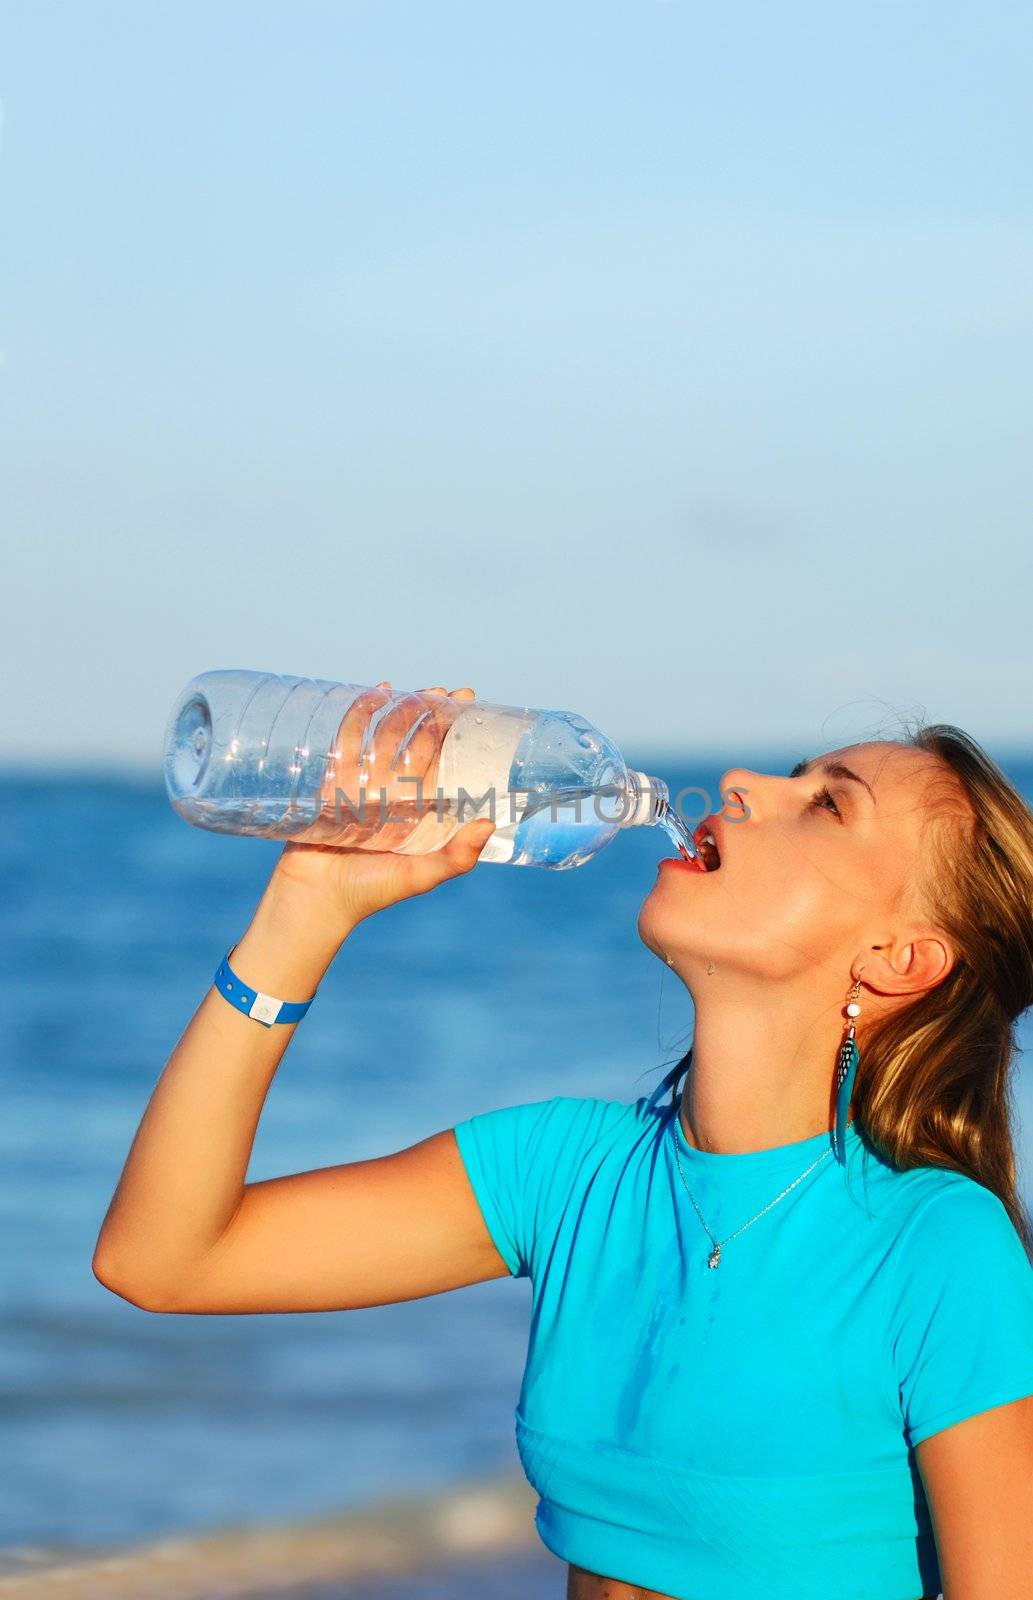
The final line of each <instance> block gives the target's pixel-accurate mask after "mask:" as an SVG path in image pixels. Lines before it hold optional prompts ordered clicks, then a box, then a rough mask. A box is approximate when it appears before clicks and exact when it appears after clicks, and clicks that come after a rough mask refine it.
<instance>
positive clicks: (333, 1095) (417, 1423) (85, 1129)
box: [0, 751, 1033, 1593]
mask: <svg viewBox="0 0 1033 1600" xmlns="http://www.w3.org/2000/svg"><path fill="white" fill-rule="evenodd" d="M798 754H799V752H796V751H792V752H787V753H786V755H785V757H784V759H782V758H777V759H779V760H780V765H778V766H773V767H772V768H771V770H782V771H784V770H786V769H787V766H788V765H789V764H790V763H791V762H792V761H793V760H794V759H795V758H796V756H797V755H798ZM999 759H1002V764H1004V765H1005V766H1006V769H1007V770H1008V771H1009V773H1010V775H1011V776H1013V777H1014V778H1015V779H1016V780H1017V781H1019V782H1020V784H1021V785H1022V787H1023V789H1024V792H1025V793H1026V794H1027V796H1033V762H1029V761H1028V760H1026V761H1022V762H1020V761H1018V760H1013V761H1011V762H1010V763H1009V762H1008V761H1007V760H1005V759H1004V758H1002V757H1000V756H999ZM726 764H727V763H725V762H717V761H710V762H707V761H701V762H698V763H696V764H695V765H694V766H693V767H692V769H691V770H689V769H688V768H687V767H686V765H685V764H684V763H682V764H681V765H680V766H679V765H677V764H672V763H670V762H665V763H660V762H658V761H657V760H656V759H655V758H653V760H652V761H651V760H650V758H649V757H648V756H643V755H641V754H638V753H637V765H639V766H643V767H645V768H646V769H647V770H652V771H657V772H659V774H660V775H661V776H663V777H665V778H666V779H667V781H668V782H669V783H670V784H671V787H672V792H674V790H675V789H676V788H679V787H681V786H682V785H687V784H694V785H700V786H704V787H707V788H709V789H710V791H711V793H712V794H713V796H714V797H715V803H718V802H717V795H718V780H719V776H720V773H721V771H722V770H724V767H725V765H726ZM757 764H758V765H759V764H760V763H759V762H758V763H757ZM280 848H281V847H280V845H279V844H278V843H276V842H270V841H264V840H255V839H244V838H235V837H223V836H219V835H214V834H207V833H204V832H202V831H200V830H198V829H195V828H191V827H189V826H188V825H187V824H185V823H184V822H182V821H181V820H180V819H179V818H178V817H177V816H176V815H175V813H174V812H173V811H172V810H171V808H170V806H169V804H168V802H167V800H166V797H165V793H164V789H163V787H162V785H161V781H160V774H155V776H154V777H153V778H150V777H148V776H134V777H118V778H111V777H107V778H105V777H102V776H97V775H89V774H87V775H83V774H80V775H78V776H75V775H64V776H61V777H56V776H53V775H47V774H45V773H38V772H37V773H35V774H29V773H17V772H10V771H9V772H7V773H6V774H4V775H0V862H2V868H0V878H2V882H3V890H4V895H3V899H4V908H5V915H4V917H3V923H2V929H0V938H2V941H3V959H2V961H0V983H2V986H3V991H2V997H0V1008H2V1015H3V1019H4V1026H3V1049H2V1056H0V1074H2V1107H3V1116H2V1121H0V1144H2V1151H0V1155H2V1159H0V1210H2V1221H3V1256H4V1275H3V1289H2V1303H0V1318H2V1326H0V1390H2V1399H0V1412H2V1419H0V1428H2V1433H3V1440H2V1449H0V1455H2V1460H3V1469H2V1470H3V1482H2V1486H0V1553H2V1552H3V1551H4V1550H15V1549H25V1548H26V1547H44V1548H46V1549H47V1550H55V1549H62V1548H75V1549H77V1550H83V1549H89V1548H91V1547H102V1546H103V1547H111V1546H121V1545H132V1544H137V1543H139V1542H140V1541H145V1540H149V1539H155V1538H159V1537H169V1536H178V1535H184V1534H196V1533H198V1532H204V1531H205V1530H216V1529H220V1528H225V1527H227V1526H240V1525H249V1526H253V1525H260V1524H263V1523H266V1522H268V1521H275V1522H278V1523H284V1522H291V1521H292V1520H296V1519H304V1518H309V1517H313V1516H320V1515H323V1514H330V1513H336V1512H338V1511H340V1510H341V1509H342V1508H348V1507H359V1506H363V1505H367V1504H372V1503H374V1502H377V1501H380V1500H383V1499H384V1498H385V1497H387V1498H390V1497H392V1496H395V1495H399V1494H424V1493H428V1494H429V1493H434V1492H436V1491H440V1490H442V1489H444V1488H446V1487H447V1486H449V1485H455V1484H462V1483H477V1482H482V1481H486V1480H489V1479H491V1478H493V1477H494V1476H496V1475H499V1474H506V1473H512V1472H514V1471H516V1470H517V1459H516V1453H515V1445H514V1442H513V1426H512V1423H513V1418H512V1413H513V1407H514V1405H515V1402H516V1397H517V1393H518V1390H519V1384H520V1378H521V1373H522V1369H523V1358H524V1350H525V1342H526V1336H527V1320H528V1307H529V1298H530V1287H529V1285H528V1284H527V1283H526V1281H519V1282H517V1281H512V1280H505V1279H503V1280H494V1281H492V1282H490V1283H486V1284H477V1285H474V1286H472V1287H470V1288H468V1289H463V1290H459V1291H456V1292H453V1293H449V1294H445V1295H440V1296H434V1297H431V1298H429V1299H424V1300H418V1301H409V1302H406V1303H403V1304H401V1305H396V1306H385V1307H374V1308H369V1309H365V1310H360V1311H351V1312H342V1313H318V1314H308V1315H274V1316H230V1317H204V1316H155V1315H152V1314H149V1313H147V1312H144V1311H140V1310H139V1309H137V1308H135V1307H133V1306H131V1305H129V1304H127V1303H126V1302H125V1301H123V1300H120V1299H119V1298H118V1297H117V1296H115V1295H113V1294H111V1293H110V1292H109V1291H107V1290H106V1289H105V1288H103V1287H102V1286H101V1285H100V1284H99V1283H98V1282H97V1280H96V1279H95V1278H94V1276H93V1273H92V1271H91V1267H90V1260H91V1256H92V1252H93V1247H94V1243H95V1241H96V1237H97V1233H98V1230H99V1228H100V1224H101V1221H102V1218H103V1216H104V1212H105V1210H106V1208H107V1205H108V1202H109V1201H110V1199H111V1195H112V1192H113V1190H114V1187H115V1184H116V1183H117V1180H118V1176H119V1173H120V1171H121V1167H122V1164H123V1162H124V1160H125V1157H126V1154H127V1152H128V1149H129V1145H130V1142H131V1140H132V1137H133V1134H134V1131H135V1129H136V1126H137V1124H138V1122H139V1119H140V1117H141V1115H142V1114H143V1111H144V1108H145V1106H146V1103H147V1099H148V1097H149V1095H150V1093H151V1091H152V1089H153V1087H154V1084H155V1082H156V1080H157V1078H158V1076H159V1074H160V1072H161V1070H162V1068H163V1066H164V1064H165V1061H166V1060H167V1058H168V1056H169V1054H170V1053H171V1051H172V1050H173V1048H174V1047H175V1045H176V1042H177V1040H178V1038H179V1036H180V1034H181V1033H182V1031H183V1029H184V1028H185V1027H186V1025H187V1023H188V1022H189V1020H190V1018H191V1016H192V1014H193V1012H194V1010H195V1009H196V1007H197V1005H198V1004H199V1003H200V1001H201V999H202V997H203V996H204V994H205V992H206V990H207V989H208V987H209V985H210V983H211V978H212V974H213V973H214V971H215V968H216V966H217V965H218V963H219V960H220V958H221V957H222V956H223V954H224V953H225V951H226V950H227V949H228V948H229V947H230V946H231V945H232V944H233V943H234V942H235V941H236V940H237V939H238V938H239V937H240V936H241V934H242V933H243V931H244V929H245V927H246V926H247V923H248V921H249V919H250V916H251V914H252V912H253V910H254V907H255V905H256V903H257V901H258V898H259V896H260V894H261V892H262V889H263V887H264V884H265V882H266V880H267V877H268V875H269V873H270V871H271V870H272V867H273V865H274V863H275V860H276V857H277V855H278V853H279V850H280ZM670 853H671V846H670V844H669V841H668V840H667V838H666V836H665V835H664V834H663V833H662V832H661V830H660V829H658V828H639V829H632V830H627V831H625V832H623V833H622V834H621V835H619V836H618V838H617V839H616V840H614V842H613V843H611V844H610V845H609V846H608V847H607V848H606V849H605V850H604V851H603V852H602V853H601V854H600V855H599V856H598V857H597V858H596V859H595V860H593V861H590V862H588V863H587V864H586V865H584V866H582V867H580V868H577V869H574V870H571V871H565V872H554V871H548V870H543V869H535V868H514V867H505V866H490V865H483V866H481V867H478V868H477V869H475V870H474V871H473V872H472V873H470V874H469V875H468V876H466V877H465V878H462V879H458V880H455V881H453V882H451V883H448V884H446V885H444V886H442V887H441V888H440V889H438V890H435V891H434V892H433V893H432V894H430V895H425V896H422V897H420V898H418V899H415V900H412V901H409V902H406V903H404V904H402V905H400V906H396V907H392V908H390V909H389V910H388V911H386V912H383V913H381V914H380V915H379V916H378V917H375V918H373V919H371V920H370V921H368V922H366V923H364V924H362V925H361V926H360V927H359V928H358V929H357V930H356V931H355V933H354V934H353V935H352V936H351V937H350V938H349V939H348V940H347V942H346V943H345V945H344V947H343V948H342V950H341V952H340V954H339V956H338V957H337V960H336V961H335V963H334V965H333V967H332V968H331V969H330V972H329V973H328V975H327V977H326V979H325V981H324V983H323V985H322V988H321V990H320V993H319V996H318V1000H317V1002H316V1004H314V1005H313V1007H312V1009H311V1011H310V1012H309V1014H308V1016H307V1017H306V1019H305V1021H304V1022H303V1023H302V1024H301V1026H300V1027H299V1028H298V1030H297V1033H296V1035H295V1037H294V1039H293V1040H292V1042H291V1044H290V1047H289V1049H288V1051H287V1053H286V1055H285V1057H284V1060H283V1063H282V1065H281V1067H280V1070H279V1072H278V1074H277V1077H276V1079H275V1081H274V1083H273V1086H272V1089H271V1091H270V1094H269V1097H268V1100H267V1102H266V1106H265V1110H264V1112H263V1116H262V1120H261V1123H260V1126H259V1129H258V1134H257V1138H256V1141H255V1147H254V1153H253V1157H252V1161H251V1165H250V1168H249V1172H248V1177H249V1179H250V1180H252V1181H253V1180H257V1179H261V1178H267V1177H272V1176H276V1175H279V1174H283V1173H288V1172H294V1171H300V1170H304V1169H307V1168H311V1167H322V1166H328V1165H332V1164H335V1163H339V1162H346V1161H355V1160H362V1159H366V1158H369V1157H371V1156H377V1155H382V1154H385V1153H387V1152H389V1151H393V1150H398V1149H401V1148H404V1147H405V1146H407V1145H410V1144H413V1143H415V1142H416V1141H417V1140H420V1139H423V1138H425V1137H426V1136H427V1135H428V1134H430V1133H433V1132H436V1131H437V1130H439V1129H442V1128H447V1127H450V1126H451V1125H452V1124H453V1123H455V1122H456V1121H458V1120H459V1119H460V1118H461V1117H464V1116H469V1115H470V1114H472V1113H474V1112H477V1111H483V1110H487V1109H489V1108H491V1107H495V1106H502V1105H507V1104H514V1103H519V1102H521V1101H528V1100H535V1099H540V1098H544V1097H546V1096H549V1095H552V1094H574V1095H579V1094H591V1095H601V1096H605V1097H609V1098H615V1099H622V1100H632V1099H635V1098H636V1097H638V1096H639V1095H643V1094H648V1093H649V1092H650V1091H651V1090H652V1088H653V1087H654V1086H655V1084H656V1083H657V1082H658V1080H659V1077H660V1076H661V1075H662V1071H663V1070H664V1068H665V1066H666V1065H668V1064H669V1063H671V1062H673V1061H674V1060H675V1059H676V1058H677V1056H678V1055H680V1054H681V1053H682V1051H683V1050H684V1048H685V1047H686V1044H687V1043H688V1041H689V1039H690V1037H691V1026H692V1007H691V1002H690V1000H689V998H688V995H687V993H686V991H685V990H684V988H683V987H682V985H681V984H680V983H679V982H678V980H677V979H676V978H675V977H674V975H673V974H672V973H670V972H669V971H668V969H667V968H666V967H664V966H663V965H662V964H661V963H660V962H658V960H657V958H656V957H655V956H654V955H652V954H651V953H650V952H649V951H648V950H647V949H646V948H645V947H644V945H642V943H641V941H640V940H639V938H638V935H637V933H636V918H637V915H638V909H639V906H640V905H641V902H642V900H643V898H644V897H645V895H646V894H647V893H648V891H649V889H650V888H651V886H652V884H653V881H654V877H655V870H656V864H657V862H658V861H659V860H660V859H661V857H662V856H664V855H668V854H670ZM1024 1042H1025V1043H1026V1045H1027V1046H1028V1043H1029V1033H1028V1030H1024ZM213 1070H214V1069H213ZM1020 1072H1021V1080H1022V1087H1021V1091H1020V1115H1021V1117H1022V1133H1021V1160H1022V1172H1023V1188H1024V1192H1025V1194H1026V1198H1027V1200H1029V1198H1030V1192H1029V1185H1028V1183H1027V1180H1026V1174H1028V1172H1029V1170H1030V1159H1029V1158H1030V1150H1029V1143H1030V1139H1029V1136H1028V1132H1027V1130H1029V1132H1033V1091H1031V1086H1030V1081H1029V1078H1030V1074H1029V1069H1028V1066H1027V1065H1025V1064H1024V1065H1023V1067H1022V1068H1021V1069H1020ZM410 1592H412V1593H415V1590H413V1589H410ZM385 1593H386V1591H385Z"/></svg>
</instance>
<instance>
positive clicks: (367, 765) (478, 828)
mask: <svg viewBox="0 0 1033 1600" xmlns="http://www.w3.org/2000/svg"><path fill="white" fill-rule="evenodd" d="M417 693H419V694H421V695H424V696H430V697H432V698H433V699H434V700H435V701H437V702H438V706H437V707H436V708H435V710H434V712H433V714H432V715H431V716H430V717H427V718H426V719H425V720H424V721H422V722H421V723H420V724H419V726H418V727H417V728H416V732H415V735H414V736H413V737H412V738H410V739H409V741H408V743H407V744H406V747H405V748H406V762H405V768H404V775H405V777H406V778H408V779H409V780H410V781H409V782H408V783H407V784H406V785H405V786H404V787H402V785H401V782H400V775H399V772H398V769H397V766H396V765H395V763H394V761H393V760H392V757H393V755H394V754H395V753H396V750H397V747H398V743H399V738H400V736H401V737H404V735H405V734H406V733H407V732H408V731H409V730H410V729H411V728H412V725H413V721H414V716H413V712H414V707H413V705H412V704H411V702H410V701H408V700H407V699H405V698H403V699H402V700H401V701H400V702H399V703H398V704H397V705H396V706H395V707H393V708H392V710H391V711H390V712H388V713H387V714H386V715H385V716H384V717H382V719H381V720H380V722H379V723H378V724H377V729H376V738H375V740H373V741H371V742H370V746H369V747H367V748H365V749H363V748H362V740H363V736H364V734H365V732H366V729H367V727H368V724H369V719H370V717H371V716H372V715H373V714H374V712H375V711H376V709H377V708H378V707H379V706H382V705H385V704H386V703H387V702H388V700H389V699H390V695H391V685H390V684H389V683H387V682H386V681H382V682H381V683H378V684H377V686H376V688H375V689H371V690H366V691H365V692H364V693H363V694H361V695H360V696H359V697H358V699H357V700H356V701H355V703H354V704H353V705H352V707H351V708H350V709H349V711H348V714H347V715H346V717H345V719H344V721H343V723H342V725H341V729H340V731H339V733H338V736H337V741H336V747H335V756H336V759H335V760H334V761H333V762H332V763H331V767H332V769H333V770H332V771H329V772H328V777H327V780H326V782H325V784H324V791H325V792H324V815H325V814H327V812H328V811H329V814H330V815H332V814H333V812H332V806H333V794H334V782H335V773H336V771H337V770H338V769H340V770H342V771H345V772H351V771H355V770H357V769H358V767H359V762H360V759H361V762H362V773H363V782H364V785H365V788H366V790H367V794H368V796H369V800H368V808H369V809H368V820H367V822H366V823H365V824H362V823H360V822H358V821H357V820H356V821H351V820H350V819H349V818H348V817H347V816H346V818H345V821H346V822H347V823H348V827H347V834H348V837H349V838H350V839H352V840H356V839H358V840H360V841H361V839H362V838H363V837H365V838H368V839H375V838H376V835H377V831H378V828H380V827H382V826H383V824H382V823H380V822H379V821H378V820H377V818H378V800H379V791H380V789H381V788H383V789H384V792H385V799H386V801H387V809H389V810H390V811H391V812H394V811H396V810H397V809H399V808H400V807H401V806H404V805H405V804H406V803H407V802H408V803H409V804H412V803H413V801H414V798H415V793H416V789H415V785H414V784H413V783H412V781H411V780H412V779H413V778H414V777H415V776H417V775H419V776H420V777H425V776H428V777H429V778H430V779H433V776H434V770H435V768H436V762H437V756H438V751H439V750H440V747H441V740H442V738H443V737H444V734H445V732H446V731H447V729H448V727H449V726H450V725H451V723H452V722H453V721H454V720H455V718H456V716H457V715H458V706H457V704H456V702H464V701H468V700H473V699H475V698H476V695H475V694H474V691H473V690H472V689H467V688H464V689H453V690H451V691H450V692H446V691H445V689H443V688H441V687H440V686H438V687H435V688H433V689H420V690H418V691H417ZM360 751H361V757H360ZM432 795H433V787H430V788H429V793H428V796H427V797H426V799H427V803H429V804H430V805H431V806H432V805H433V801H432V799H431V798H430V797H431V796H432ZM359 798H360V797H359V796H358V795H353V796H350V799H351V801H352V802H353V803H354V804H355V805H356V807H357V806H358V804H359ZM319 826H322V828H323V834H324V837H325V836H326V832H327V829H326V825H325V823H323V824H320V825H319ZM418 827H419V829H420V830H423V829H426V830H427V836H428V839H430V838H432V837H433V834H434V832H435V831H438V832H440V831H441V830H442V829H444V828H445V827H447V824H446V823H443V822H439V821H438V819H437V816H436V814H435V813H434V811H433V810H431V811H430V812H429V813H428V814H427V815H426V816H425V817H424V819H423V821H422V822H420V823H419V824H418ZM494 829H495V824H494V823H493V822H491V821H490V820H488V819H486V818H481V819H479V820H478V821H475V822H468V823H466V824H465V825H464V826H462V827H460V828H459V829H457V831H456V832H455V833H454V834H453V835H452V837H451V838H450V839H449V841H448V843H447V844H444V845H442V846H441V847H440V849H436V850H431V851H430V852H429V853H427V854H425V855H400V854H398V853H397V852H395V851H393V850H376V849H371V848H369V847H368V846H364V845H362V844H361V843H352V844H350V845H348V846H342V845H335V844H323V843H318V842H309V843H306V842H305V841H304V839H292V840H289V841H288V842H287V844H285V845H284V848H283V852H282V854H281V856H280V858H279V860H278V862H277V864H276V868H275V870H274V878H276V879H277V880H278V882H279V884H280V885H282V886H283V887H284V888H285V889H289V891H290V892H292V893H298V894H301V895H302V896H303V897H305V899H306V902H307V908H308V909H307V912H306V914H308V915H316V916H318V917H319V918H320V920H322V921H325V922H327V923H329V925H331V926H332V927H334V928H340V931H341V937H342V938H343V937H344V936H345V935H346V934H347V932H348V930H349V928H351V927H354V926H355V924H356V923H358V922H361V921H362V919H363V918H364V917H368V916H371V915H372V914H373V912H375V911H382V910H383V909H384V907H385V906H389V905H393V904H394V903H395V902H396V901H398V900H406V899H408V898H410V896H412V895H417V894H426V892H427V891H428V890H429V889H433V888H436V887H437V885H438V884H439V883H444V882H445V881H446V880H447V879H448V878H455V877H459V876H460V875H461V874H462V873H464V872H469V871H470V869H471V868H472V867H473V866H475V865H476V863H477V858H478V856H479V855H480V853H481V851H482V850H483V848H484V845H485V843H486V841H487V840H488V838H489V837H490V836H491V834H492V833H493V832H494ZM307 831H309V832H316V831H317V830H316V829H311V830H307ZM331 831H332V830H331ZM337 831H343V830H342V829H340V828H339V829H338V830H337Z"/></svg>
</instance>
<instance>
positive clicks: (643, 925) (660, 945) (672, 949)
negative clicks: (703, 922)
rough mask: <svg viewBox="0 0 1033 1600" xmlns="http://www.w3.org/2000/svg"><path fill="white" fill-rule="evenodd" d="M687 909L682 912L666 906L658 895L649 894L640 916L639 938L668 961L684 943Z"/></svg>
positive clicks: (655, 953)
mask: <svg viewBox="0 0 1033 1600" xmlns="http://www.w3.org/2000/svg"><path fill="white" fill-rule="evenodd" d="M684 935H685V908H684V907H682V908H681V910H680V912H676V911H673V910H672V909H671V907H670V906H666V907H665V906H664V905H663V903H662V901H661V898H660V896H659V895H657V894H649V895H647V896H646V898H645V900H644V901H643V902H642V906H641V908H640V910H639V914H638V936H639V938H640V939H641V940H642V943H643V944H644V945H646V946H647V948H648V949H650V950H652V952H653V954H654V955H656V956H659V957H660V960H661V961H666V960H667V957H668V956H669V955H671V954H672V953H678V952H679V946H680V945H682V944H683V943H684Z"/></svg>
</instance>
